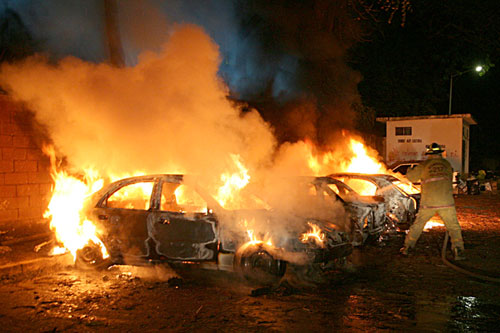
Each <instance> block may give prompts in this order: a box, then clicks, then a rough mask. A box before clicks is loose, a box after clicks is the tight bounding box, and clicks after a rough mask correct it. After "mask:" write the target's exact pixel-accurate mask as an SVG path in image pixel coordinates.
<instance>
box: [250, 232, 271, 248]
mask: <svg viewBox="0 0 500 333" xmlns="http://www.w3.org/2000/svg"><path fill="white" fill-rule="evenodd" d="M247 234H248V238H250V241H248V243H247V244H252V245H255V244H263V243H265V244H267V245H269V246H273V242H272V239H271V238H270V237H268V235H266V237H265V238H267V239H266V240H265V241H263V240H260V239H257V237H256V236H255V235H254V233H253V230H247Z"/></svg>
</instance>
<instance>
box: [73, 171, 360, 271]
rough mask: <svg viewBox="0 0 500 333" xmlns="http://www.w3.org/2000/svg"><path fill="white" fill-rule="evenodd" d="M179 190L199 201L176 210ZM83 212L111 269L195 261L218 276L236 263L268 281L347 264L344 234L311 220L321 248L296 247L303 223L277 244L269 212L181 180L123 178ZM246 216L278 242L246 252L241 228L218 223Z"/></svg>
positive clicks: (311, 244) (255, 245)
mask: <svg viewBox="0 0 500 333" xmlns="http://www.w3.org/2000/svg"><path fill="white" fill-rule="evenodd" d="M181 185H186V186H185V187H183V190H186V191H187V190H188V189H189V191H192V192H193V197H194V196H195V198H196V200H193V202H189V203H187V204H185V205H183V206H181V205H179V203H178V200H177V199H178V198H176V197H175V193H176V192H175V191H176V189H178V188H179V187H180V186H181ZM137 188H147V190H146V195H143V196H141V195H138V196H137V195H136V196H134V195H129V196H128V197H127V193H128V194H130V193H134V192H133V191H134V190H135V189H137ZM122 199H123V200H122ZM86 207H87V210H86V212H87V214H86V216H87V218H89V219H90V220H91V221H93V222H94V224H95V225H96V227H97V229H98V232H99V235H98V236H99V238H100V239H101V240H102V241H103V243H104V244H105V246H106V248H107V249H108V251H109V253H110V257H111V259H110V263H117V264H119V263H127V264H136V265H140V264H145V263H151V262H167V263H177V264H194V263H198V264H205V266H204V267H208V268H214V269H221V270H234V269H235V268H236V270H238V269H240V268H241V267H235V266H238V265H241V266H245V267H244V268H245V269H248V268H249V267H250V269H254V270H256V269H261V270H266V269H268V270H271V275H272V274H277V275H279V276H278V277H281V276H282V275H283V274H284V268H283V267H286V264H287V263H290V264H294V265H308V264H311V263H317V262H326V261H331V260H335V259H339V258H345V257H346V256H347V255H349V254H350V253H351V251H352V246H351V245H350V243H349V242H348V240H347V238H346V237H345V236H344V235H342V233H341V232H339V231H337V230H334V229H331V228H329V227H328V226H322V225H321V221H315V222H317V224H318V225H319V226H320V227H321V228H322V231H323V232H324V234H325V235H326V239H327V240H326V242H325V245H324V246H318V245H317V244H315V243H314V242H305V243H303V242H300V241H299V236H300V233H301V232H305V231H307V228H308V226H307V224H306V221H302V225H303V228H302V230H300V231H298V232H296V235H295V237H287V238H284V239H280V237H279V236H280V235H279V234H275V235H273V234H272V226H273V225H276V223H275V222H276V221H275V220H274V219H275V218H276V217H275V216H274V214H273V212H272V211H266V210H226V209H224V208H223V207H221V206H220V205H219V204H218V202H217V201H216V200H215V199H214V198H212V197H211V196H210V195H208V194H207V193H206V192H205V191H204V190H203V189H201V188H200V187H199V186H198V185H197V184H196V183H195V182H192V181H189V182H188V181H186V177H185V176H183V175H167V174H158V175H147V176H139V177H131V178H126V179H122V180H119V181H116V182H113V183H111V184H109V185H107V186H106V187H104V188H103V189H101V190H100V191H98V192H97V193H95V194H94V195H93V196H92V197H91V199H90V200H89V201H88V202H87V205H86ZM244 216H248V217H249V218H250V217H251V218H256V219H261V220H265V223H268V224H269V227H270V228H269V230H271V232H270V234H271V237H272V239H273V244H274V243H275V244H274V245H272V246H271V245H267V244H265V243H264V242H256V243H252V244H250V246H249V245H248V243H249V242H248V241H249V239H248V235H247V234H246V232H245V231H244V230H241V229H238V228H234V229H233V228H227V227H226V226H227V223H226V224H224V225H223V223H221V221H222V219H225V220H224V221H228V219H229V221H231V222H232V223H231V224H232V225H237V224H238V220H237V219H241V218H242V217H244ZM245 244H246V246H245V251H243V250H242V248H243V246H244V245H245ZM77 261H78V260H77ZM84 264H90V265H91V264H93V262H87V263H84ZM258 265H261V266H262V265H263V266H264V267H257V266H258ZM266 273H269V272H266ZM268 275H269V274H268Z"/></svg>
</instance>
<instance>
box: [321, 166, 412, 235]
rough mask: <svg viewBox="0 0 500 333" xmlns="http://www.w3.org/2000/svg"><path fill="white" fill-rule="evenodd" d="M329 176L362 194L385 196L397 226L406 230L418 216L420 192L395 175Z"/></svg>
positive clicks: (394, 224)
mask: <svg viewBox="0 0 500 333" xmlns="http://www.w3.org/2000/svg"><path fill="white" fill-rule="evenodd" d="M328 177H330V178H333V179H337V180H340V181H342V182H344V183H346V184H347V185H348V186H350V187H351V188H353V189H354V190H355V191H356V192H358V193H359V194H361V195H377V196H382V197H384V199H385V202H386V206H387V207H386V208H387V215H388V216H389V218H390V221H391V222H392V224H393V226H394V227H395V228H398V229H400V230H406V229H408V228H409V226H410V225H411V224H412V223H413V221H414V220H415V218H416V214H417V211H418V207H419V202H420V192H419V191H418V189H417V188H415V187H414V186H412V185H411V184H405V183H403V182H401V181H400V180H399V179H398V178H396V177H394V176H391V175H386V174H360V173H335V174H331V175H329V176H328ZM409 192H410V193H409Z"/></svg>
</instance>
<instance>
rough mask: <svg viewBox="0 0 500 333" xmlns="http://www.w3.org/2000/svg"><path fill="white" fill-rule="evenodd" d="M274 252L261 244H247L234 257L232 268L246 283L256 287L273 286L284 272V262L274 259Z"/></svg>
mask: <svg viewBox="0 0 500 333" xmlns="http://www.w3.org/2000/svg"><path fill="white" fill-rule="evenodd" d="M274 253H275V250H274V249H273V248H272V247H270V246H269V245H266V244H263V243H257V244H252V243H250V244H249V243H247V244H245V245H243V246H242V247H241V248H240V249H239V250H238V251H237V252H236V256H235V262H234V266H235V269H236V271H238V272H239V273H240V275H241V276H243V277H244V278H245V279H246V280H247V281H249V282H250V283H253V284H257V285H265V286H270V285H275V284H277V283H278V282H279V281H280V280H281V278H282V277H283V275H285V271H286V261H284V260H281V259H279V258H276V255H275V254H274Z"/></svg>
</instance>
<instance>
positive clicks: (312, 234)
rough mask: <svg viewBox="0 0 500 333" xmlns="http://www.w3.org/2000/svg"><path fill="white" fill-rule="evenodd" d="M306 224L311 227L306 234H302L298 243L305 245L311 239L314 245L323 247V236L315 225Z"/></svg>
mask: <svg viewBox="0 0 500 333" xmlns="http://www.w3.org/2000/svg"><path fill="white" fill-rule="evenodd" d="M307 224H308V225H309V226H310V227H311V229H310V230H309V231H308V232H306V233H303V234H302V237H301V238H300V241H301V242H302V243H307V242H309V240H310V239H312V240H313V241H314V243H316V244H317V245H319V246H321V247H324V246H325V244H324V240H325V234H324V233H323V232H322V231H321V229H320V228H319V227H318V226H317V225H316V224H314V223H311V222H307Z"/></svg>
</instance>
